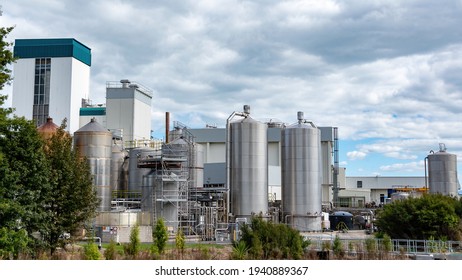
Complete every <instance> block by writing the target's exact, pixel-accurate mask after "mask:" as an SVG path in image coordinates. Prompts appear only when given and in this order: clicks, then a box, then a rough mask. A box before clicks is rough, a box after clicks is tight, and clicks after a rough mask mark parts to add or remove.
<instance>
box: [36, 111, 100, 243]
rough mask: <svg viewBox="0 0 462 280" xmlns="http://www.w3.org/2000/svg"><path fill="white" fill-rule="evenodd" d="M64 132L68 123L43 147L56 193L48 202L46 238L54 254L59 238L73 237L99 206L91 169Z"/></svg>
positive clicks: (51, 182)
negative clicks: (66, 235)
mask: <svg viewBox="0 0 462 280" xmlns="http://www.w3.org/2000/svg"><path fill="white" fill-rule="evenodd" d="M65 128H66V120H64V121H63V123H62V124H61V126H60V127H59V128H58V129H57V130H56V132H55V133H54V134H53V136H52V137H51V138H50V139H48V140H47V141H46V142H45V144H44V145H45V146H44V147H45V149H44V151H45V156H46V159H47V160H48V163H49V166H50V175H51V177H50V184H51V188H52V190H53V191H52V192H51V193H50V195H49V196H48V198H47V208H48V210H49V214H50V215H49V217H48V218H49V221H48V223H47V228H46V231H44V232H43V235H44V238H45V240H46V241H47V244H48V245H49V246H50V248H51V250H52V251H53V250H54V249H55V248H56V247H57V245H58V241H59V237H60V235H62V234H63V233H65V232H68V233H72V232H73V231H75V230H76V229H78V228H79V227H81V226H83V225H84V223H85V222H86V221H89V220H90V219H91V218H94V217H95V216H96V208H97V206H98V203H99V201H98V198H97V195H96V191H95V189H94V187H93V183H92V177H91V172H90V166H89V164H88V162H87V161H86V160H85V158H81V157H80V155H79V152H78V151H77V150H75V149H73V145H72V137H71V136H70V135H69V133H67V132H66V131H65Z"/></svg>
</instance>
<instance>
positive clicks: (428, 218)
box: [376, 194, 461, 240]
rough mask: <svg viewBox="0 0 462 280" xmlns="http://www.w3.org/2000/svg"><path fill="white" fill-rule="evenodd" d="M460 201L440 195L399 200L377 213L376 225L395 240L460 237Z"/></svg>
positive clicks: (454, 238) (455, 238) (452, 238)
mask: <svg viewBox="0 0 462 280" xmlns="http://www.w3.org/2000/svg"><path fill="white" fill-rule="evenodd" d="M460 207H461V202H460V201H458V200H457V199H455V198H453V197H449V196H445V195H442V194H425V195H423V196H422V197H420V198H409V199H405V200H398V201H395V202H393V203H391V204H388V205H385V207H384V208H383V209H382V210H381V211H380V212H378V213H377V215H378V217H377V222H376V224H377V226H378V227H379V229H380V230H381V231H383V232H384V233H386V234H388V235H389V236H390V237H391V238H394V239H428V238H430V237H432V236H434V237H436V238H438V239H443V238H447V239H451V240H459V239H460V237H459V229H458V225H459V222H460V218H461V216H460V214H461V212H459V211H461V210H460Z"/></svg>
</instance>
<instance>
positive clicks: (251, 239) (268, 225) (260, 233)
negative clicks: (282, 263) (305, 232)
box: [241, 217, 309, 259]
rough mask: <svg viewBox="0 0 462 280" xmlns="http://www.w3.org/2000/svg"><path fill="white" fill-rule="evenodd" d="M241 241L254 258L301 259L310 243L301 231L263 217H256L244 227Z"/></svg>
mask: <svg viewBox="0 0 462 280" xmlns="http://www.w3.org/2000/svg"><path fill="white" fill-rule="evenodd" d="M241 241H242V242H244V244H245V246H246V247H247V248H248V249H249V250H248V255H249V257H250V258H252V259H276V258H277V259H279V258H282V259H300V258H301V257H302V255H303V250H304V249H305V248H306V247H307V246H308V245H309V242H306V241H304V240H303V237H302V236H301V235H300V233H299V231H297V230H295V229H293V228H291V227H289V226H287V225H284V224H274V223H272V222H267V221H264V220H263V218H262V217H254V218H252V220H251V223H250V224H249V225H244V226H243V227H242V236H241Z"/></svg>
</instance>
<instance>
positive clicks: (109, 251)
mask: <svg viewBox="0 0 462 280" xmlns="http://www.w3.org/2000/svg"><path fill="white" fill-rule="evenodd" d="M117 256H118V253H117V243H116V242H115V241H114V240H113V239H111V241H110V242H109V245H108V246H107V248H106V250H105V251H104V258H105V259H106V260H116V259H117Z"/></svg>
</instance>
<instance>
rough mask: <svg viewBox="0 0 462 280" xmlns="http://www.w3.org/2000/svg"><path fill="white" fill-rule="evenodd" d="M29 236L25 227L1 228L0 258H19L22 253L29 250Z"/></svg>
mask: <svg viewBox="0 0 462 280" xmlns="http://www.w3.org/2000/svg"><path fill="white" fill-rule="evenodd" d="M28 243H29V238H28V236H27V232H26V231H25V230H24V229H21V230H18V231H14V230H10V229H8V228H6V227H3V228H0V259H5V260H8V259H18V257H19V255H20V253H23V252H25V251H26V250H27V244H28Z"/></svg>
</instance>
